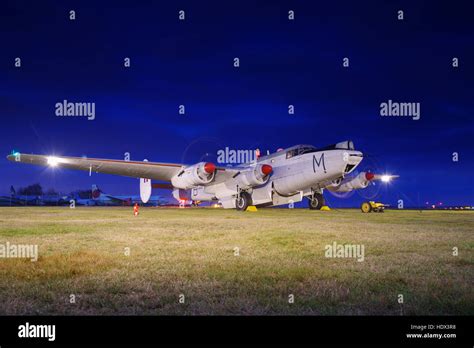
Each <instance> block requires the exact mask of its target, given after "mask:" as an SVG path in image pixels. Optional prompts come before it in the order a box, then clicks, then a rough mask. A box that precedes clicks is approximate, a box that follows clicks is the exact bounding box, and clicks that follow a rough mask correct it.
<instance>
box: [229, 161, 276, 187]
mask: <svg viewBox="0 0 474 348" xmlns="http://www.w3.org/2000/svg"><path fill="white" fill-rule="evenodd" d="M272 171H273V168H272V166H270V165H268V164H257V165H256V166H255V167H254V168H248V169H245V170H243V171H241V172H240V173H239V174H238V175H237V176H236V177H235V180H236V182H237V185H239V188H241V189H246V188H249V187H255V186H259V185H263V184H265V183H266V182H267V181H268V179H269V178H270V174H271V173H272Z"/></svg>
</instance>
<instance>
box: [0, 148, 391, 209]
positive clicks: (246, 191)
mask: <svg viewBox="0 0 474 348" xmlns="http://www.w3.org/2000/svg"><path fill="white" fill-rule="evenodd" d="M7 158H8V159H9V160H10V161H13V162H20V163H29V164H36V165H43V166H51V167H63V168H68V169H78V170H85V171H89V172H96V173H106V174H115V175H122V176H129V177H135V178H141V179H140V196H141V199H142V201H143V202H144V203H146V202H148V200H149V199H150V196H151V191H152V183H151V180H159V181H166V182H167V183H170V184H171V185H169V184H168V186H169V188H171V189H173V196H174V197H175V198H176V199H177V200H194V201H220V202H221V204H222V206H223V207H224V208H227V209H229V208H236V209H237V210H246V209H247V207H248V206H249V205H256V206H272V205H273V206H275V205H283V204H289V203H296V202H300V201H302V200H303V197H306V198H308V200H309V208H310V209H320V208H321V207H322V206H323V205H324V198H323V190H324V189H328V190H330V191H334V192H348V191H352V190H357V189H363V188H366V187H367V186H368V185H369V183H370V182H371V181H373V180H382V181H389V180H390V179H391V177H393V176H390V175H380V174H373V173H371V172H361V173H359V174H358V175H357V176H354V177H351V176H349V177H347V175H348V174H349V173H351V172H353V171H354V169H355V168H356V167H357V166H358V165H359V163H360V162H361V161H362V159H363V154H362V152H360V151H356V150H355V149H354V144H353V142H352V141H344V142H340V143H337V144H335V145H330V146H326V147H323V148H316V147H314V146H311V145H296V146H293V147H290V148H287V149H284V150H280V151H277V152H276V153H273V154H270V155H267V156H262V157H259V158H258V159H257V161H255V162H253V163H247V164H243V165H239V166H235V167H220V166H216V165H215V164H214V163H211V162H200V163H197V164H193V165H185V164H174V163H157V162H148V161H144V162H134V161H122V160H111V159H95V158H83V157H60V156H45V155H26V154H20V153H18V152H15V153H12V154H11V155H9V156H8V157H7ZM159 185H161V186H159ZM164 185H165V186H166V185H167V184H164ZM153 186H155V185H153ZM157 187H163V184H157Z"/></svg>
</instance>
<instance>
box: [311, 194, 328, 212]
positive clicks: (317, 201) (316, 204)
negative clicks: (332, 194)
mask: <svg viewBox="0 0 474 348" xmlns="http://www.w3.org/2000/svg"><path fill="white" fill-rule="evenodd" d="M323 205H324V197H323V195H322V194H320V193H315V194H314V196H313V197H312V198H310V199H309V204H308V206H309V209H311V210H320V209H321V207H322V206H323Z"/></svg>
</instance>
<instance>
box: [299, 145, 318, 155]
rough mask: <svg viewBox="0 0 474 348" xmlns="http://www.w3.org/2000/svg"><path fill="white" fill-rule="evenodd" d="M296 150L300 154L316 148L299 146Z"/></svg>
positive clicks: (313, 150)
mask: <svg viewBox="0 0 474 348" xmlns="http://www.w3.org/2000/svg"><path fill="white" fill-rule="evenodd" d="M298 150H299V151H298V155H302V154H304V153H310V152H315V151H316V148H315V147H312V146H304V147H300V148H299V149H298Z"/></svg>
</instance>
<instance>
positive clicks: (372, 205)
mask: <svg viewBox="0 0 474 348" xmlns="http://www.w3.org/2000/svg"><path fill="white" fill-rule="evenodd" d="M360 210H362V212H363V213H370V212H375V213H383V212H384V210H385V204H383V203H377V202H374V201H368V202H364V203H362V204H361V206H360Z"/></svg>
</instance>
